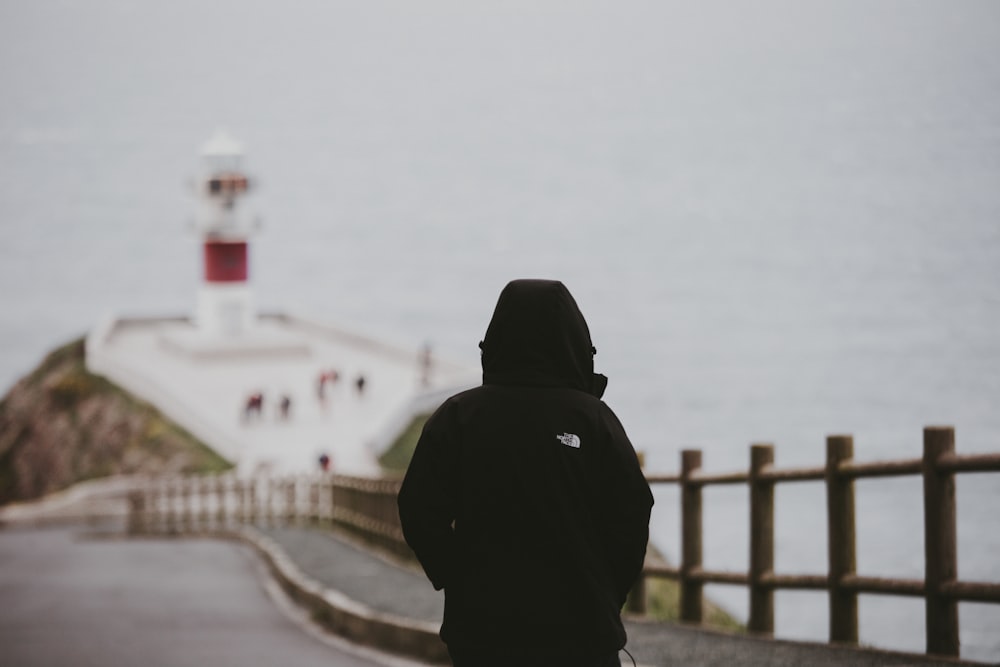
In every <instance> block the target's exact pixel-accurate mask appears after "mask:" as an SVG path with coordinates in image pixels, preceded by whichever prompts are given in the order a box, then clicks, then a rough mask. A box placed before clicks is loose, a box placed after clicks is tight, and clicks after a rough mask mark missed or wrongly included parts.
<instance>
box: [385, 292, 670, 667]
mask: <svg viewBox="0 0 1000 667" xmlns="http://www.w3.org/2000/svg"><path fill="white" fill-rule="evenodd" d="M479 346H480V348H481V350H482V366H483V384H482V385H481V386H478V387H476V388H474V389H470V390H468V391H465V392H462V393H459V394H456V395H455V396H452V397H451V398H449V399H448V400H447V401H445V402H444V403H443V404H442V405H441V407H440V408H438V410H437V411H435V413H434V414H433V415H432V416H431V417H430V419H428V421H427V423H426V424H425V426H424V429H423V432H422V434H421V436H420V440H419V441H418V443H417V448H416V451H415V452H414V454H413V459H412V461H411V463H410V466H409V469H408V470H407V472H406V477H405V479H404V480H403V484H402V487H401V489H400V492H399V498H398V503H399V515H400V519H401V521H402V526H403V534H404V536H405V538H406V541H407V543H408V544H409V545H410V547H411V548H412V549H413V551H414V553H415V554H416V555H417V558H418V559H419V560H420V563H421V565H422V566H423V568H424V571H425V572H426V574H427V577H428V578H429V579H430V581H431V583H432V584H433V586H434V588H435V589H437V590H440V589H442V588H443V589H444V591H445V611H444V622H443V623H442V625H441V638H442V639H443V640H444V641H445V643H446V644H447V645H448V652H449V654H450V655H451V657H452V661H453V663H454V664H455V666H456V667H491V666H493V665H498V666H499V665H503V666H504V667H530V666H531V665H536V664H537V665H545V666H546V667H553V666H566V667H570V666H572V667H590V666H594V667H607V666H609V665H620V661H619V658H618V652H619V650H620V649H621V648H623V647H624V645H625V641H626V636H625V629H624V627H623V625H622V622H621V608H622V606H623V604H624V603H625V598H626V595H627V594H628V591H629V589H630V588H631V587H632V585H633V584H634V582H635V581H636V579H637V576H638V574H639V572H640V570H641V568H642V564H643V560H644V557H645V552H646V543H647V540H648V538H649V515H650V510H651V508H652V505H653V497H652V494H651V493H650V490H649V485H648V484H647V483H646V480H645V478H644V477H643V474H642V471H641V470H640V467H639V462H638V459H637V457H636V454H635V450H634V449H633V448H632V444H631V443H630V442H629V439H628V437H627V436H626V435H625V430H624V428H623V427H622V425H621V423H620V422H619V420H618V418H617V417H616V416H615V414H614V413H613V412H612V411H611V409H610V408H609V407H608V406H607V405H606V404H605V403H604V402H603V401H601V400H600V397H601V395H602V394H603V392H604V388H605V386H606V385H607V378H605V377H604V376H603V375H597V374H595V373H594V354H595V352H596V350H595V349H594V347H593V344H592V343H591V339H590V331H589V329H588V328H587V323H586V321H585V320H584V318H583V314H582V313H581V312H580V309H579V308H578V307H577V304H576V301H574V299H573V297H572V295H571V294H570V293H569V290H567V289H566V287H565V286H564V285H563V284H562V283H561V282H558V281H552V280H515V281H512V282H510V283H509V284H508V285H507V286H506V287H505V288H504V290H503V292H501V294H500V298H499V301H498V302H497V306H496V310H495V311H494V313H493V319H492V320H491V321H490V324H489V327H488V328H487V331H486V336H485V338H484V339H483V341H482V342H481V343H480V344H479Z"/></svg>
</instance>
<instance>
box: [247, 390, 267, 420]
mask: <svg viewBox="0 0 1000 667" xmlns="http://www.w3.org/2000/svg"><path fill="white" fill-rule="evenodd" d="M263 411H264V394H262V393H261V392H259V391H258V392H254V393H252V394H250V396H248V397H247V400H246V403H244V406H243V418H244V420H246V421H249V420H250V418H251V417H257V418H259V417H260V416H261V414H262V413H263Z"/></svg>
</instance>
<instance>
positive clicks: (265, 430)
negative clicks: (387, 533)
mask: <svg viewBox="0 0 1000 667" xmlns="http://www.w3.org/2000/svg"><path fill="white" fill-rule="evenodd" d="M86 358H87V367H88V369H89V370H90V371H91V372H93V373H97V374H99V375H103V376H105V377H107V378H109V379H110V380H112V381H113V382H115V383H116V384H118V385H119V386H121V387H122V388H124V389H127V390H128V391H129V392H131V393H133V394H134V395H136V396H137V397H139V398H141V399H143V400H146V401H148V402H149V403H151V404H153V405H155V406H156V407H157V408H159V409H160V410H161V411H162V412H163V413H164V414H166V415H167V416H168V417H170V418H171V419H173V420H174V421H176V422H177V423H178V424H180V425H181V426H183V427H184V428H185V429H187V430H188V431H190V432H191V433H192V434H193V435H195V436H197V437H198V438H199V439H201V440H202V441H203V442H205V443H206V444H207V445H209V446H210V447H212V448H213V449H214V450H215V451H217V452H218V453H219V454H220V455H222V456H223V457H225V458H226V459H229V460H230V461H232V462H233V463H234V464H235V465H236V469H237V474H239V475H241V476H248V475H253V474H257V473H266V474H269V475H274V476H281V475H288V474H303V473H308V472H314V471H316V470H317V469H318V459H319V457H320V456H321V455H322V454H326V455H327V456H329V457H330V459H331V462H332V465H331V468H332V469H333V470H334V471H336V472H337V473H343V474H350V475H359V476H372V475H378V474H379V472H380V470H379V466H378V463H377V458H378V455H379V454H380V453H381V452H382V450H383V449H384V448H385V447H386V446H388V444H390V443H391V441H392V440H393V439H394V438H395V437H396V436H397V435H398V434H399V432H400V431H401V430H402V429H404V428H405V427H406V426H407V425H408V424H409V423H410V421H411V419H412V417H413V416H414V415H416V414H421V413H423V412H426V411H427V410H429V409H433V408H434V407H436V406H437V405H438V404H439V403H440V402H441V400H443V398H445V397H446V396H447V395H450V394H451V393H454V392H455V391H458V390H460V389H462V388H464V387H466V386H471V385H473V384H477V383H478V381H479V375H478V373H479V371H478V369H475V368H468V367H463V366H461V365H459V364H455V363H453V362H449V361H446V360H443V359H438V358H435V357H431V359H430V362H429V364H428V363H426V361H425V359H424V356H423V352H422V351H421V350H419V349H412V350H410V349H406V348H404V347H402V346H393V345H389V344H386V343H382V342H378V341H376V340H373V339H371V338H367V337H365V336H361V335H358V334H355V333H351V332H348V331H345V330H342V329H338V328H336V327H332V326H329V325H325V324H321V323H318V322H315V321H312V320H308V319H305V318H301V317H296V316H291V315H284V314H272V315H261V316H260V317H259V318H258V319H257V322H256V324H255V326H254V327H253V329H252V330H250V331H247V332H244V333H242V334H241V335H239V336H229V337H226V338H221V337H220V338H213V337H211V336H206V335H204V333H203V332H201V331H199V330H198V328H197V327H195V326H194V324H193V323H192V322H191V321H190V320H188V319H187V318H180V317H178V318H109V319H108V320H107V321H106V322H104V323H102V324H101V325H100V326H98V327H96V328H95V329H94V330H93V331H92V332H91V333H90V335H89V336H88V337H87V349H86ZM333 373H335V374H336V375H335V376H333V375H331V374H333ZM323 374H327V376H326V377H327V379H326V380H323V381H322V384H323V387H322V388H321V387H320V383H321V376H322V375H323ZM333 377H336V379H335V380H334V379H332V378H333ZM360 378H363V385H362V386H359V379H360ZM254 394H257V395H259V396H260V397H261V399H262V400H261V401H260V403H259V404H258V405H257V407H256V408H253V407H251V402H250V400H251V397H252V396H253V395H254ZM321 394H322V395H321ZM284 397H287V399H288V406H287V413H286V414H283V412H282V409H281V401H282V399H283V398H284Z"/></svg>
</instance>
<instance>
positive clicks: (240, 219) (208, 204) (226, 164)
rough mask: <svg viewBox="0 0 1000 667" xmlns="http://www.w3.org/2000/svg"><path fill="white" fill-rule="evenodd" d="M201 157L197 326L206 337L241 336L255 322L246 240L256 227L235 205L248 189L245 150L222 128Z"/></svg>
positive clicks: (198, 191) (198, 217)
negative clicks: (199, 266) (199, 271)
mask: <svg viewBox="0 0 1000 667" xmlns="http://www.w3.org/2000/svg"><path fill="white" fill-rule="evenodd" d="M201 156H202V171H201V173H200V174H199V177H198V181H197V183H196V192H197V196H198V199H199V202H198V213H197V219H196V223H195V224H196V229H197V232H198V234H199V235H200V236H201V240H202V254H203V265H202V281H201V284H200V286H199V289H198V303H197V310H196V313H195V323H196V325H197V328H198V331H199V333H200V334H201V335H203V336H205V337H208V338H216V339H218V338H233V337H241V336H245V335H246V334H247V333H248V332H249V331H250V330H251V329H252V328H253V326H254V324H255V321H256V312H255V307H254V300H253V293H252V291H251V289H250V284H249V282H248V278H249V239H250V236H251V235H252V234H253V232H254V231H255V227H256V224H255V222H254V221H253V220H252V219H251V218H250V216H249V214H248V212H247V211H245V210H243V209H242V208H241V207H240V205H239V204H240V200H241V199H243V198H244V197H245V196H246V194H247V193H248V192H249V190H250V180H249V179H248V178H247V175H246V173H245V172H244V171H243V147H242V146H241V145H240V143H239V142H238V141H236V139H234V138H233V137H232V136H231V135H230V134H229V133H228V132H226V131H224V130H222V131H219V132H217V133H216V134H215V135H214V136H213V137H212V138H211V139H209V141H208V142H207V143H206V144H205V145H204V147H203V148H202V151H201Z"/></svg>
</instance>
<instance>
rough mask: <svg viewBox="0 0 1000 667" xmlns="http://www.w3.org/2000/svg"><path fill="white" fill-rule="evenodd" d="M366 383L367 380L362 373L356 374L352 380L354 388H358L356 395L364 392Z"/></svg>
mask: <svg viewBox="0 0 1000 667" xmlns="http://www.w3.org/2000/svg"><path fill="white" fill-rule="evenodd" d="M366 383H367V380H365V376H364V375H358V377H357V378H356V379H355V380H354V388H355V389H357V390H358V396H361V395H363V394H364V393H365V384H366Z"/></svg>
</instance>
